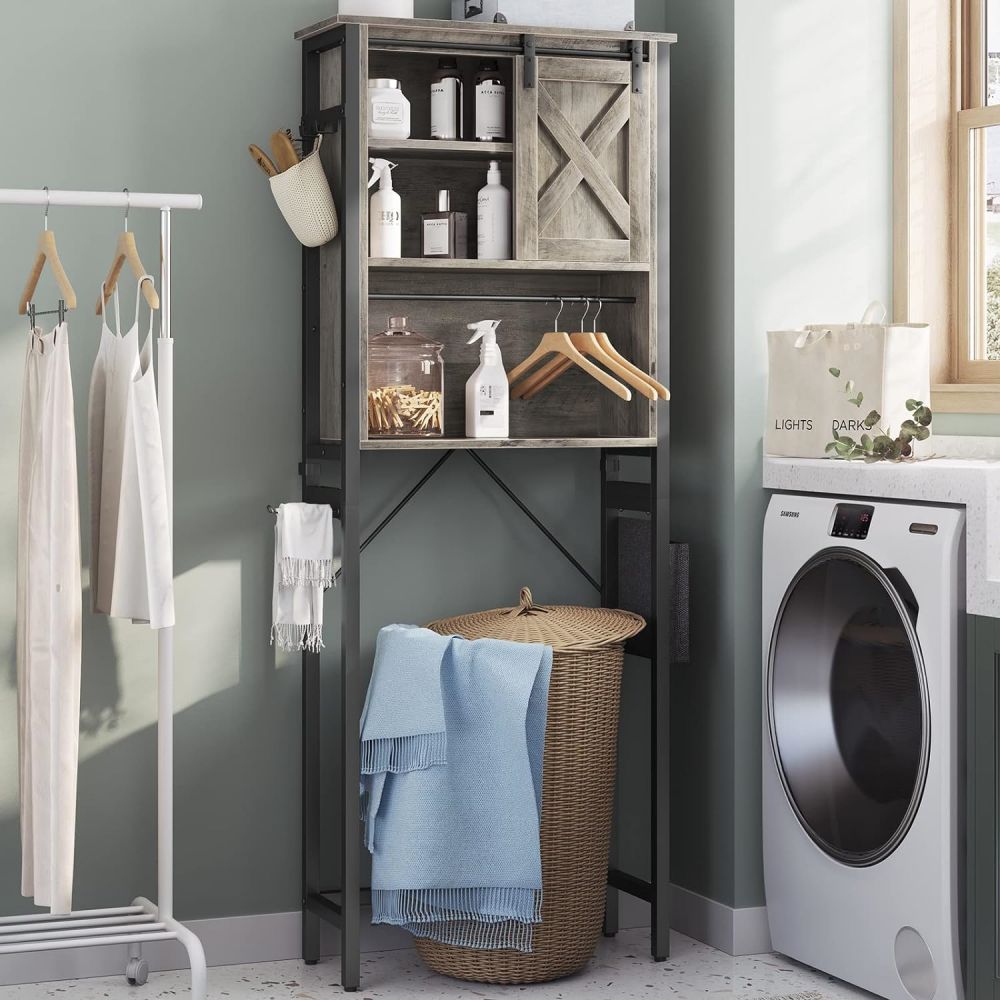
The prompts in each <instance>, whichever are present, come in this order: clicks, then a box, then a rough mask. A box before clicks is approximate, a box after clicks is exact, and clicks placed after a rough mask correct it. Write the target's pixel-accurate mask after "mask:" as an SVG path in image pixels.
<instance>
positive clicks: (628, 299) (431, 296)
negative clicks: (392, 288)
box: [368, 292, 635, 305]
mask: <svg viewBox="0 0 1000 1000" xmlns="http://www.w3.org/2000/svg"><path fill="white" fill-rule="evenodd" d="M368 298H370V299H416V300H419V301H421V302H551V303H553V304H554V303H556V302H593V303H594V304H595V305H596V304H597V303H598V302H599V303H601V304H602V305H608V304H621V305H635V296H634V295H437V294H435V293H433V292H416V293H412V294H411V293H408V292H370V293H369V295H368Z"/></svg>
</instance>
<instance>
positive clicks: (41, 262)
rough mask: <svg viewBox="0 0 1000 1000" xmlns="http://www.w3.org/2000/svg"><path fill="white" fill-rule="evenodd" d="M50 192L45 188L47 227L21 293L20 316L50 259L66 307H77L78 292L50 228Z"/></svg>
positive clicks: (39, 239) (31, 297)
mask: <svg viewBox="0 0 1000 1000" xmlns="http://www.w3.org/2000/svg"><path fill="white" fill-rule="evenodd" d="M48 194H49V189H48V188H45V197H46V203H45V229H43V230H42V233H41V235H40V236H39V237H38V253H37V255H36V257H35V263H34V266H33V267H32V268H31V274H29V275H28V281H27V283H26V284H25V286H24V291H23V292H22V293H21V301H20V302H18V304H17V312H18V315H19V316H24V315H26V314H27V312H28V303H29V302H30V301H31V300H32V299H33V298H34V295H35V289H36V288H37V287H38V279H39V278H40V277H41V276H42V268H44V267H45V262H46V261H48V264H49V267H51V268H52V277H54V278H55V279H56V284H57V285H58V286H59V291H60V293H61V294H62V299H63V302H65V303H66V308H67V309H75V308H76V292H74V291H73V286H72V285H71V284H70V283H69V276H68V275H67V274H66V269H65V268H64V267H63V266H62V261H61V260H60V259H59V251H58V250H57V249H56V234H55V233H54V232H52V230H51V229H49V205H48Z"/></svg>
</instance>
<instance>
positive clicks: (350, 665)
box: [340, 24, 368, 991]
mask: <svg viewBox="0 0 1000 1000" xmlns="http://www.w3.org/2000/svg"><path fill="white" fill-rule="evenodd" d="M367 31H368V29H367V27H366V26H365V25H359V24H349V25H347V26H346V28H345V33H344V53H343V59H344V64H343V67H344V68H343V72H344V77H343V79H344V90H343V96H344V106H345V107H347V108H353V109H357V108H360V107H362V106H363V97H364V93H363V88H365V87H367V74H366V73H365V67H366V65H367V63H366V62H365V61H364V59H363V58H362V56H363V54H365V53H367V47H368V35H367ZM362 77H365V79H364V80H362ZM343 143H344V145H343V151H344V188H345V198H344V231H345V232H348V233H350V232H354V233H357V232H359V231H360V229H361V227H362V225H363V224H364V204H363V202H362V200H361V199H362V197H363V195H362V192H363V191H364V190H365V188H364V178H365V176H366V175H367V173H368V170H367V167H368V163H367V159H366V153H365V142H364V136H363V134H362V122H361V119H360V117H359V115H358V114H357V113H354V114H351V115H348V116H347V118H346V119H345V122H344V130H343ZM343 266H344V288H343V310H344V313H343V323H342V325H341V331H340V332H341V345H340V349H341V359H342V385H343V392H342V395H341V411H340V413H341V427H342V434H341V437H342V454H341V462H340V476H341V481H340V489H341V497H342V503H341V525H342V526H343V529H344V539H343V560H342V568H343V588H342V595H341V601H342V608H343V619H342V623H341V633H340V672H341V673H340V676H341V712H342V715H341V727H340V748H341V810H342V813H341V819H342V823H343V826H342V850H343V854H342V857H341V883H340V885H341V888H342V891H343V896H342V907H343V908H342V912H341V921H342V922H341V926H340V944H341V952H340V968H341V972H340V982H341V985H342V986H343V988H344V989H345V990H350V991H353V990H356V989H357V988H358V986H359V985H360V982H361V876H360V868H361V821H360V818H359V815H358V814H359V806H358V781H359V777H360V773H361V751H360V746H359V727H360V725H361V687H362V683H363V677H362V673H361V511H360V493H361V393H362V389H361V342H360V339H359V337H358V329H359V327H361V326H362V325H363V322H362V317H364V316H365V315H366V310H367V303H363V302H362V301H361V291H362V289H364V288H365V287H366V284H365V281H364V274H363V270H364V266H365V265H364V262H363V261H362V260H361V258H360V256H359V255H358V254H357V253H353V254H352V253H347V252H345V253H344V265H343Z"/></svg>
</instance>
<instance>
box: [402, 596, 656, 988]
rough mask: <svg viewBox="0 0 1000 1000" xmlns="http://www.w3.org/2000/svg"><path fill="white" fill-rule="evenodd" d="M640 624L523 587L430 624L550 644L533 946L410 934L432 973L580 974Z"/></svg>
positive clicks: (606, 843)
mask: <svg viewBox="0 0 1000 1000" xmlns="http://www.w3.org/2000/svg"><path fill="white" fill-rule="evenodd" d="M645 627H646V623H645V621H644V620H643V619H642V618H641V617H639V615H635V614H632V613H631V612H629V611H614V610H610V609H608V608H585V607H567V606H559V605H552V606H546V605H536V604H535V603H534V602H533V600H532V596H531V591H530V590H528V588H527V587H525V588H523V589H522V591H521V600H520V603H519V605H518V606H517V607H513V608H496V609H494V610H492V611H481V612H477V613H474V614H468V615H459V616H458V617H456V618H443V619H441V620H440V621H436V622H431V624H430V625H428V628H430V629H433V630H434V631H435V632H438V633H440V634H442V635H461V636H464V637H465V638H466V639H483V638H492V639H507V640H510V641H512V642H540V643H545V644H546V645H549V646H551V647H552V650H553V657H552V679H551V682H550V684H549V706H548V709H549V710H548V720H547V723H546V727H545V762H544V767H543V773H542V824H541V853H542V922H541V924H540V925H539V926H538V927H537V928H536V929H535V950H534V952H533V953H532V954H530V955H525V954H522V953H521V952H516V951H497V950H486V949H478V948H459V947H456V946H454V945H448V944H440V943H439V942H437V941H431V940H429V939H427V938H417V941H416V946H417V951H418V952H419V954H420V957H421V958H422V959H423V960H424V962H425V963H426V964H427V965H428V966H429V967H430V968H431V969H433V970H434V971H435V972H440V973H442V974H443V975H446V976H452V977H454V978H456V979H468V980H473V981H476V982H484V983H539V982H546V981H547V980H550V979H558V978H560V977H561V976H568V975H571V974H572V973H574V972H577V971H579V970H580V969H581V968H582V967H583V966H584V965H586V963H587V961H588V960H589V959H590V957H591V956H592V955H593V953H594V949H595V947H596V946H597V940H598V938H599V937H600V933H601V922H602V920H603V916H604V894H605V887H606V883H607V871H608V852H609V848H610V843H611V820H612V815H613V809H614V790H615V775H616V771H617V762H618V761H617V758H618V704H619V694H620V690H621V675H622V662H623V660H624V655H625V642H626V640H628V639H630V638H632V636H634V635H637V634H638V633H639V632H641V631H642V630H643V629H644V628H645Z"/></svg>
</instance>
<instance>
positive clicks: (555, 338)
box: [507, 299, 632, 402]
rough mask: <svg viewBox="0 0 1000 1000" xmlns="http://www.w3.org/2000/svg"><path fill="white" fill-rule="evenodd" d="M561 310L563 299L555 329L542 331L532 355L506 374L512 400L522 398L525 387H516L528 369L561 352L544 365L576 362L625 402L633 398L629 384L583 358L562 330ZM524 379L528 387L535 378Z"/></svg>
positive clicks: (560, 302)
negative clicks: (624, 383) (560, 322)
mask: <svg viewBox="0 0 1000 1000" xmlns="http://www.w3.org/2000/svg"><path fill="white" fill-rule="evenodd" d="M588 309H589V304H588ZM562 310H563V301H562V299H560V300H559V312H558V313H557V314H556V319H555V322H554V323H553V324H552V325H553V326H554V327H555V329H554V330H553V331H551V332H550V333H545V334H542V339H541V340H540V341H539V342H538V346H537V347H536V348H535V349H534V350H533V351H532V352H531V354H529V355H528V356H527V357H526V358H525V359H524V360H523V361H522V362H521V363H520V364H519V365H518V366H517V367H516V368H514V369H512V370H511V371H510V372H508V373H507V380H508V382H509V384H510V396H511V399H520V398H522V394H523V391H524V387H523V386H522V387H517V386H516V383H517V382H519V381H522V380H525V376H526V375H527V374H528V372H530V371H531V369H533V368H534V367H535V365H537V364H538V362H539V361H541V360H542V359H543V358H546V357H548V356H549V355H550V354H558V355H561V357H559V358H557V359H555V362H550V364H549V365H546V366H545V368H548V367H549V366H550V365H552V364H563V363H565V365H566V367H567V368H568V367H569V366H570V365H571V364H576V365H578V366H579V367H580V368H582V369H583V370H584V371H585V372H586V373H587V374H588V375H590V376H591V377H593V378H595V379H597V381H598V382H600V383H601V385H603V386H604V388H605V389H610V390H611V392H613V393H614V394H615V395H616V396H618V397H620V398H621V399H624V400H625V401H626V402H628V401H629V400H631V398H632V393H631V392H630V391H629V389H628V388H627V387H626V386H624V385H623V384H622V383H621V382H619V381H618V379H616V378H612V377H611V376H610V375H609V374H608V373H607V372H606V371H604V370H603V369H601V368H598V367H597V365H595V364H594V363H593V362H592V361H589V360H588V359H587V358H586V357H584V355H583V353H582V352H581V351H580V349H579V348H578V347H577V346H576V344H574V343H573V341H572V340H571V339H570V335H569V334H568V333H564V332H562V331H560V330H559V316H560V315H561V314H562ZM543 370H544V369H543ZM539 374H540V373H539ZM525 381H527V384H528V386H531V385H533V384H534V379H527V380H525Z"/></svg>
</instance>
